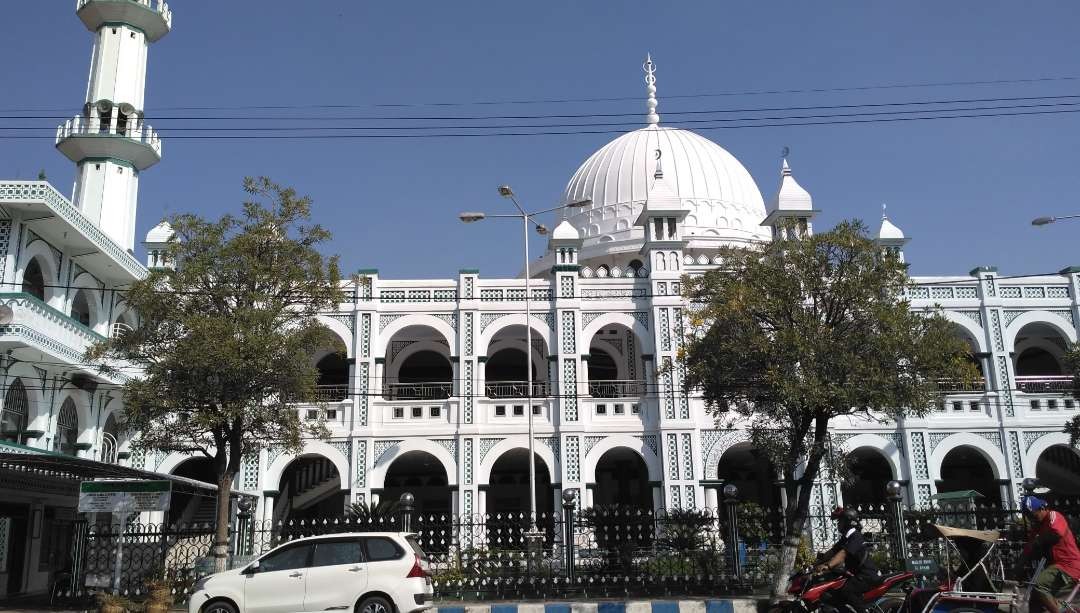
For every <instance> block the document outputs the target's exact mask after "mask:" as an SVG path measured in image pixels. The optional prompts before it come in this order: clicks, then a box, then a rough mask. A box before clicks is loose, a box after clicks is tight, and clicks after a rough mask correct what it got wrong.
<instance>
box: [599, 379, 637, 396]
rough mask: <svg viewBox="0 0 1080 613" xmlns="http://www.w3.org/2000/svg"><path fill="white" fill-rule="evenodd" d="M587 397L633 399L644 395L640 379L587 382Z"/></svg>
mask: <svg viewBox="0 0 1080 613" xmlns="http://www.w3.org/2000/svg"><path fill="white" fill-rule="evenodd" d="M589 395H590V396H592V397H594V398H634V397H637V396H644V395H645V381H644V380H642V379H628V380H612V381H589Z"/></svg>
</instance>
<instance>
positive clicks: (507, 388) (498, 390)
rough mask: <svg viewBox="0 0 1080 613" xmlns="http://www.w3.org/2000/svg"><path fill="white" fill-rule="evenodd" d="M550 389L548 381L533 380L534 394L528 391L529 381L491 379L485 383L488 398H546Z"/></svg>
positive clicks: (485, 393) (485, 392)
mask: <svg viewBox="0 0 1080 613" xmlns="http://www.w3.org/2000/svg"><path fill="white" fill-rule="evenodd" d="M550 390H551V387H550V386H549V385H548V383H547V381H533V383H532V394H529V393H528V392H529V382H528V381H490V382H488V383H485V384H484V395H486V396H487V397H488V398H546V397H548V396H549V395H550Z"/></svg>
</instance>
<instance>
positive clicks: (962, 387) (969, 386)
mask: <svg viewBox="0 0 1080 613" xmlns="http://www.w3.org/2000/svg"><path fill="white" fill-rule="evenodd" d="M937 383H938V389H939V390H941V391H943V392H985V391H986V379H983V378H982V377H979V378H978V379H971V380H968V381H965V380H962V379H938V382H937Z"/></svg>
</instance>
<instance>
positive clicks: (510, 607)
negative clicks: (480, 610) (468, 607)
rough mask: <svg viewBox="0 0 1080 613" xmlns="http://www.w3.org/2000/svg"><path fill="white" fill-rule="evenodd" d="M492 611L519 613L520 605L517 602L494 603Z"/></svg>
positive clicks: (493, 612) (495, 612)
mask: <svg viewBox="0 0 1080 613" xmlns="http://www.w3.org/2000/svg"><path fill="white" fill-rule="evenodd" d="M491 613H518V606H517V605H516V604H493V605H491Z"/></svg>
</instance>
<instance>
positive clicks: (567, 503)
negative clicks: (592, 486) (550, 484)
mask: <svg viewBox="0 0 1080 613" xmlns="http://www.w3.org/2000/svg"><path fill="white" fill-rule="evenodd" d="M576 500H577V492H575V491H574V490H563V491H562V502H563V506H564V507H572V506H574V502H575V501H576Z"/></svg>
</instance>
